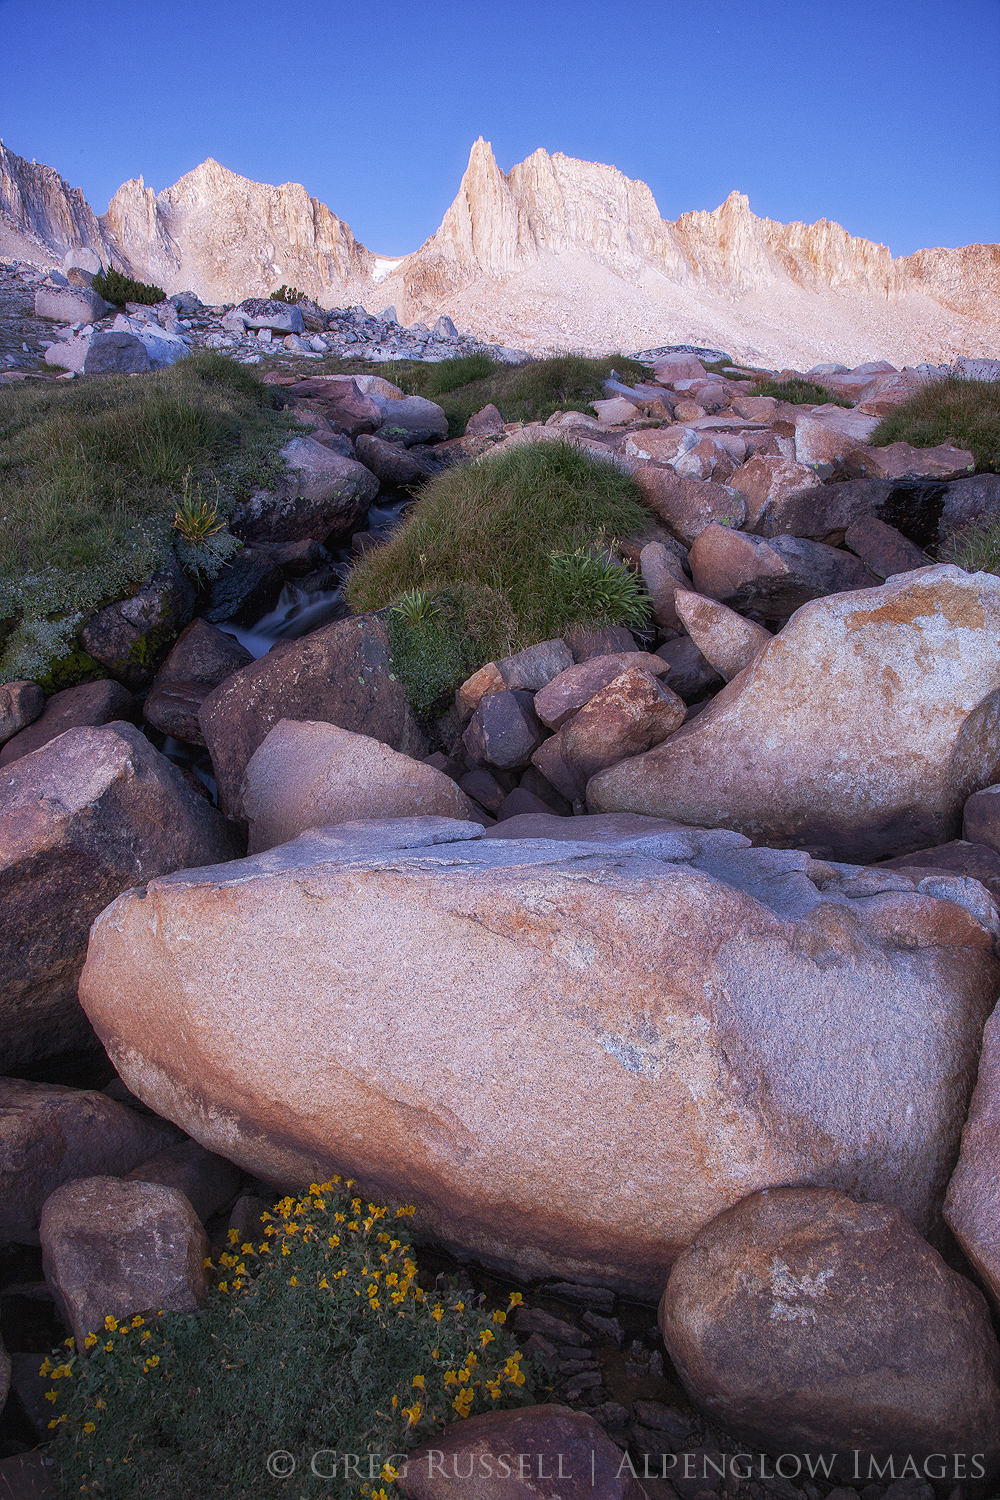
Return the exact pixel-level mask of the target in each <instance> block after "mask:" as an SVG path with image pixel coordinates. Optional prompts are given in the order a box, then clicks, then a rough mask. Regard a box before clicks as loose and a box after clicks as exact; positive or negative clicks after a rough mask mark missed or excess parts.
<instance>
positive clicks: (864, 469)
mask: <svg viewBox="0 0 1000 1500" xmlns="http://www.w3.org/2000/svg"><path fill="white" fill-rule="evenodd" d="M975 469H976V460H975V458H974V456H973V455H972V454H971V453H969V452H968V451H967V450H966V449H965V448H955V447H952V446H951V445H949V444H948V443H942V444H940V446H939V447H937V448H912V447H911V446H910V444H909V443H889V444H888V445H887V446H886V447H884V448H867V447H860V446H859V447H858V448H855V449H854V451H853V452H852V453H851V455H850V461H849V471H850V473H852V474H856V475H858V476H859V477H860V478H867V479H940V480H943V481H948V480H953V479H965V478H967V477H968V476H969V475H972V474H974V473H975Z"/></svg>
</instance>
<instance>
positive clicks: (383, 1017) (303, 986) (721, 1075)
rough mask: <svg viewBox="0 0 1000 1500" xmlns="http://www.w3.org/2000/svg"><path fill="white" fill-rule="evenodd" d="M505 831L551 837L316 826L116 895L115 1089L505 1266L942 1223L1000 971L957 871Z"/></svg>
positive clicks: (654, 1269)
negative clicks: (809, 1213) (838, 1221)
mask: <svg viewBox="0 0 1000 1500" xmlns="http://www.w3.org/2000/svg"><path fill="white" fill-rule="evenodd" d="M517 821H518V822H520V823H522V824H526V825H528V826H529V827H530V828H531V829H532V830H534V829H535V828H538V827H544V826H545V824H546V823H551V824H554V825H556V826H557V827H558V829H559V831H560V833H561V834H563V835H564V836H563V837H562V838H556V839H551V838H546V837H544V836H543V837H528V838H510V837H500V838H495V839H484V838H481V837H479V834H480V829H479V828H478V827H477V825H475V824H473V823H468V822H458V821H453V820H450V819H443V818H442V819H437V818H410V819H403V820H399V821H398V822H393V821H391V820H389V821H383V822H371V823H358V824H354V825H351V824H343V825H340V826H339V827H333V828H325V829H322V830H316V831H312V832H310V833H305V834H302V835H300V837H299V838H297V839H295V840H293V841H292V842H291V843H288V844H285V845H282V846H281V847H280V848H276V849H271V850H269V851H268V852H267V853H265V854H260V855H257V856H255V857H253V858H250V859H247V860H243V861H239V862H237V863H234V864H230V865H224V866H219V867H216V868H214V869H206V870H184V871H177V872H176V873H174V874H172V875H168V876H166V877H164V878H163V879H159V880H154V881H151V882H149V883H148V884H147V885H146V886H145V888H144V889H143V890H142V891H141V892H140V891H131V892H128V893H126V894H124V895H122V896H121V897H120V898H119V899H118V900H117V901H116V902H114V903H113V904H112V905H111V906H110V907H109V908H108V909H107V910H106V911H105V912H103V913H102V915H101V916H100V917H99V918H98V920H97V922H96V923H95V924H94V928H93V932H92V936H91V943H90V950H89V953H88V958H87V964H86V968H85V970H84V973H83V977H82V980H81V985H80V994H81V998H82V1001H83V1005H84V1007H85V1009H86V1011H87V1014H88V1015H89V1016H90V1019H91V1020H92V1022H93V1024H94V1026H95V1029H96V1030H97V1032H98V1034H99V1036H100V1037H101V1040H102V1041H103V1042H104V1044H105V1046H106V1047H107V1049H108V1051H109V1054H110V1056H111V1058H112V1060H113V1062H114V1064H115V1066H116V1068H117V1069H118V1070H119V1072H120V1074H121V1076H122V1077H123V1079H124V1081H125V1082H126V1084H127V1086H128V1087H129V1088H130V1089H132V1090H133V1091H134V1092H135V1093H136V1094H138V1095H139V1096H140V1097H141V1098H142V1099H144V1100H145V1101H146V1103H147V1104H149V1105H150V1106H151V1107H152V1108H153V1109H155V1110H156V1112H157V1113H158V1114H160V1115H162V1116H163V1117H165V1118H167V1119H171V1120H173V1121H174V1122H175V1123H177V1124H180V1125H181V1126H182V1128H183V1129H185V1130H186V1131H187V1132H188V1133H189V1134H191V1135H192V1136H194V1137H195V1138H196V1139H197V1140H199V1141H200V1142H201V1143H202V1144H203V1145H204V1146H206V1148H208V1149H209V1150H214V1151H218V1152H220V1153H221V1154H223V1155H225V1156H226V1157H227V1158H229V1159H230V1160H231V1161H234V1162H235V1163H237V1164H238V1165H239V1166H242V1167H243V1168H244V1169H245V1170H247V1171H250V1172H252V1173H253V1174H254V1175H256V1176H258V1177H262V1178H264V1179H265V1180H268V1181H270V1182H272V1183H275V1184H279V1183H280V1184H289V1183H308V1182H312V1181H324V1180H325V1179H326V1178H327V1177H328V1176H329V1175H330V1174H331V1173H334V1172H340V1173H345V1174H347V1175H349V1176H353V1177H356V1178H358V1179H359V1180H360V1182H361V1183H362V1184H363V1187H364V1191H365V1192H366V1193H368V1194H369V1195H371V1196H372V1197H373V1198H376V1199H377V1200H378V1201H382V1200H383V1199H388V1200H402V1201H404V1202H412V1203H416V1204H417V1205H418V1215H419V1217H418V1221H417V1222H418V1224H419V1225H420V1226H421V1227H422V1229H423V1230H424V1231H426V1232H429V1233H432V1234H434V1235H435V1236H436V1237H437V1238H438V1239H440V1240H441V1241H442V1242H444V1243H445V1244H447V1245H450V1246H451V1247H453V1248H455V1249H458V1250H460V1251H464V1252H468V1253H471V1254H474V1255H476V1256H478V1257H480V1258H482V1259H483V1260H485V1261H486V1262H488V1263H492V1264H497V1265H501V1266H505V1267H507V1268H511V1267H516V1268H517V1274H518V1275H519V1276H520V1277H522V1278H524V1277H532V1276H539V1275H542V1274H543V1273H555V1274H557V1275H558V1276H559V1277H561V1278H568V1279H570V1280H577V1281H579V1280H581V1279H582V1280H584V1281H592V1282H595V1283H597V1284H598V1285H600V1286H614V1287H618V1288H621V1289H631V1290H632V1291H633V1292H639V1293H641V1294H642V1295H643V1296H655V1295H658V1294H659V1291H661V1290H662V1287H663V1285H664V1284H665V1280H666V1276H667V1273H668V1270H669V1268H670V1265H671V1263H672V1262H673V1260H674V1259H675V1258H676V1256H677V1255H678V1254H679V1253H680V1252H681V1251H682V1250H683V1249H684V1248H685V1247H686V1246H687V1245H689V1244H690V1242H691V1240H692V1239H693V1237H694V1236H695V1235H696V1234H697V1233H698V1231H699V1229H700V1228H702V1226H704V1225H705V1224H706V1223H708V1221H709V1220H710V1219H712V1218H714V1217H715V1215H716V1214H718V1213H719V1212H721V1211H722V1210H723V1209H725V1208H728V1207H730V1206H731V1205H732V1204H733V1203H735V1202H736V1201H737V1200H739V1199H740V1198H742V1197H744V1196H745V1195H746V1194H747V1193H748V1192H752V1191H754V1189H756V1188H761V1187H767V1186H771V1185H774V1184H780V1183H792V1184H794V1183H807V1184H812V1183H821V1184H826V1185H829V1186H833V1187H837V1188H839V1189H840V1190H842V1191H849V1192H851V1193H854V1194H857V1195H859V1196H861V1197H865V1198H872V1199H877V1200H879V1201H881V1202H884V1203H887V1204H890V1205H893V1206H895V1207H897V1208H899V1209H901V1210H902V1211H903V1212H904V1213H906V1214H907V1215H909V1217H910V1218H911V1219H912V1221H913V1223H914V1224H915V1225H916V1226H917V1227H918V1228H919V1229H921V1230H922V1231H932V1230H934V1229H935V1227H936V1226H938V1225H939V1211H940V1205H941V1201H942V1199H943V1196H944V1191H945V1187H946V1185H947V1181H948V1178H949V1176H950V1173H951V1171H952V1168H953V1166H954V1162H955V1160H956V1157H957V1153H958V1143H959V1136H960V1133H961V1128H962V1123H963V1121H964V1119H965V1113H966V1109H967V1106H968V1100H969V1096H970V1094H971V1091H972V1087H973V1083H974V1079H975V1071H976V1063H977V1059H978V1049H979V1040H980V1036H981V1033H982V1027H983V1023H984V1021H985V1019H986V1016H987V1015H988V1014H989V1012H990V1010H991V1008H992V1006H993V1004H994V999H995V996H996V992H997V986H998V984H1000V964H998V961H997V959H996V958H995V957H994V955H993V941H994V938H993V934H994V931H995V930H996V928H997V919H996V909H995V907H994V906H993V904H992V902H991V901H990V900H989V898H988V897H987V896H986V894H985V892H984V891H983V890H982V888H981V887H980V886H978V885H977V884H975V883H973V882H964V881H962V880H961V879H956V878H954V877H948V876H947V875H944V874H942V875H940V877H939V878H937V879H936V880H934V881H933V882H931V886H932V889H933V892H934V893H933V894H932V893H931V891H930V890H928V889H916V888H915V885H914V882H913V881H912V880H910V879H908V878H907V876H906V875H905V873H904V872H900V871H898V870H891V871H879V870H863V869H855V868H853V867H845V866H831V865H829V864H825V863H821V862H818V861H813V860H811V859H810V858H809V856H808V855H806V854H803V853H801V852H799V851H790V850H782V851H775V850H770V849H752V848H750V847H748V845H747V841H746V840H745V839H743V838H741V837H739V836H738V835H735V834H732V833H727V832H725V831H709V832H706V831H704V830H697V829H690V828H679V827H678V826H677V825H672V824H669V823H666V824H661V825H659V826H658V825H657V824H655V823H653V824H650V823H639V824H638V825H636V824H635V823H629V822H626V823H625V824H624V825H623V824H622V823H621V822H619V821H618V820H611V821H610V823H599V824H597V825H596V826H595V821H594V820H588V819H583V818H581V819H568V818H562V819H559V818H554V817H553V818H551V819H546V818H545V817H541V818H534V817H528V818H524V819H519V820H517ZM576 823H579V824H581V825H582V826H583V828H584V829H585V830H586V834H587V841H583V840H580V839H579V838H578V839H576V840H575V839H573V838H572V837H571V835H572V833H573V831H574V824H576ZM502 827H503V825H501V828H502ZM623 830H624V831H623ZM633 830H635V831H633ZM924 885H925V887H926V886H927V882H924ZM949 897H954V898H955V899H948V898H949ZM960 902H962V903H965V904H964V905H963V904H959V903H960ZM195 935H196V937H195ZM873 995H877V997H878V1022H877V1027H878V1045H877V1047H875V1048H873V1047H872V1045H871V1039H872V1025H873V1022H872V996H873ZM804 997H807V999H806V1000H804ZM915 1100H918V1101H919V1106H918V1107H914V1101H915Z"/></svg>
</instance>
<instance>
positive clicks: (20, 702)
mask: <svg viewBox="0 0 1000 1500" xmlns="http://www.w3.org/2000/svg"><path fill="white" fill-rule="evenodd" d="M44 707H45V694H44V693H43V692H42V690H41V688H40V687H39V686H38V683H37V682H24V681H19V682H5V683H4V684H3V686H2V687H0V745H6V743H7V741H8V740H12V739H13V738H14V736H15V734H20V732H21V730H22V729H27V727H28V725H29V724H33V723H34V722H35V720H36V719H37V718H38V716H39V714H40V713H41V712H42V709H43V708H44Z"/></svg>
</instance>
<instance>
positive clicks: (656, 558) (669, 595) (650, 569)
mask: <svg viewBox="0 0 1000 1500" xmlns="http://www.w3.org/2000/svg"><path fill="white" fill-rule="evenodd" d="M639 569H640V572H641V573H642V581H643V583H644V584H645V585H646V591H647V593H648V594H649V597H650V598H651V599H652V601H653V619H654V620H655V621H656V623H657V625H659V626H660V627H661V628H665V629H671V628H672V627H673V626H675V625H677V624H679V623H680V621H679V617H678V614H677V609H676V607H675V605H674V593H675V591H676V589H677V588H678V587H680V588H682V589H683V588H686V587H687V581H688V580H687V574H686V573H685V572H684V569H683V567H682V566H681V563H680V560H679V559H678V558H676V557H675V556H674V555H673V553H672V552H669V551H668V550H667V548H666V547H665V546H664V545H663V543H662V542H647V543H646V545H645V547H643V549H642V551H641V552H640V553H639Z"/></svg>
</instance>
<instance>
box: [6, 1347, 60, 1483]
mask: <svg viewBox="0 0 1000 1500" xmlns="http://www.w3.org/2000/svg"><path fill="white" fill-rule="evenodd" d="M32 1358H37V1356H34V1355H33V1356H32ZM51 1495H52V1467H51V1460H49V1459H48V1457H47V1455H46V1454H45V1452H44V1451H38V1452H34V1453H16V1454H14V1455H12V1457H10V1458H4V1459H0V1500H50V1497H51Z"/></svg>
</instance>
